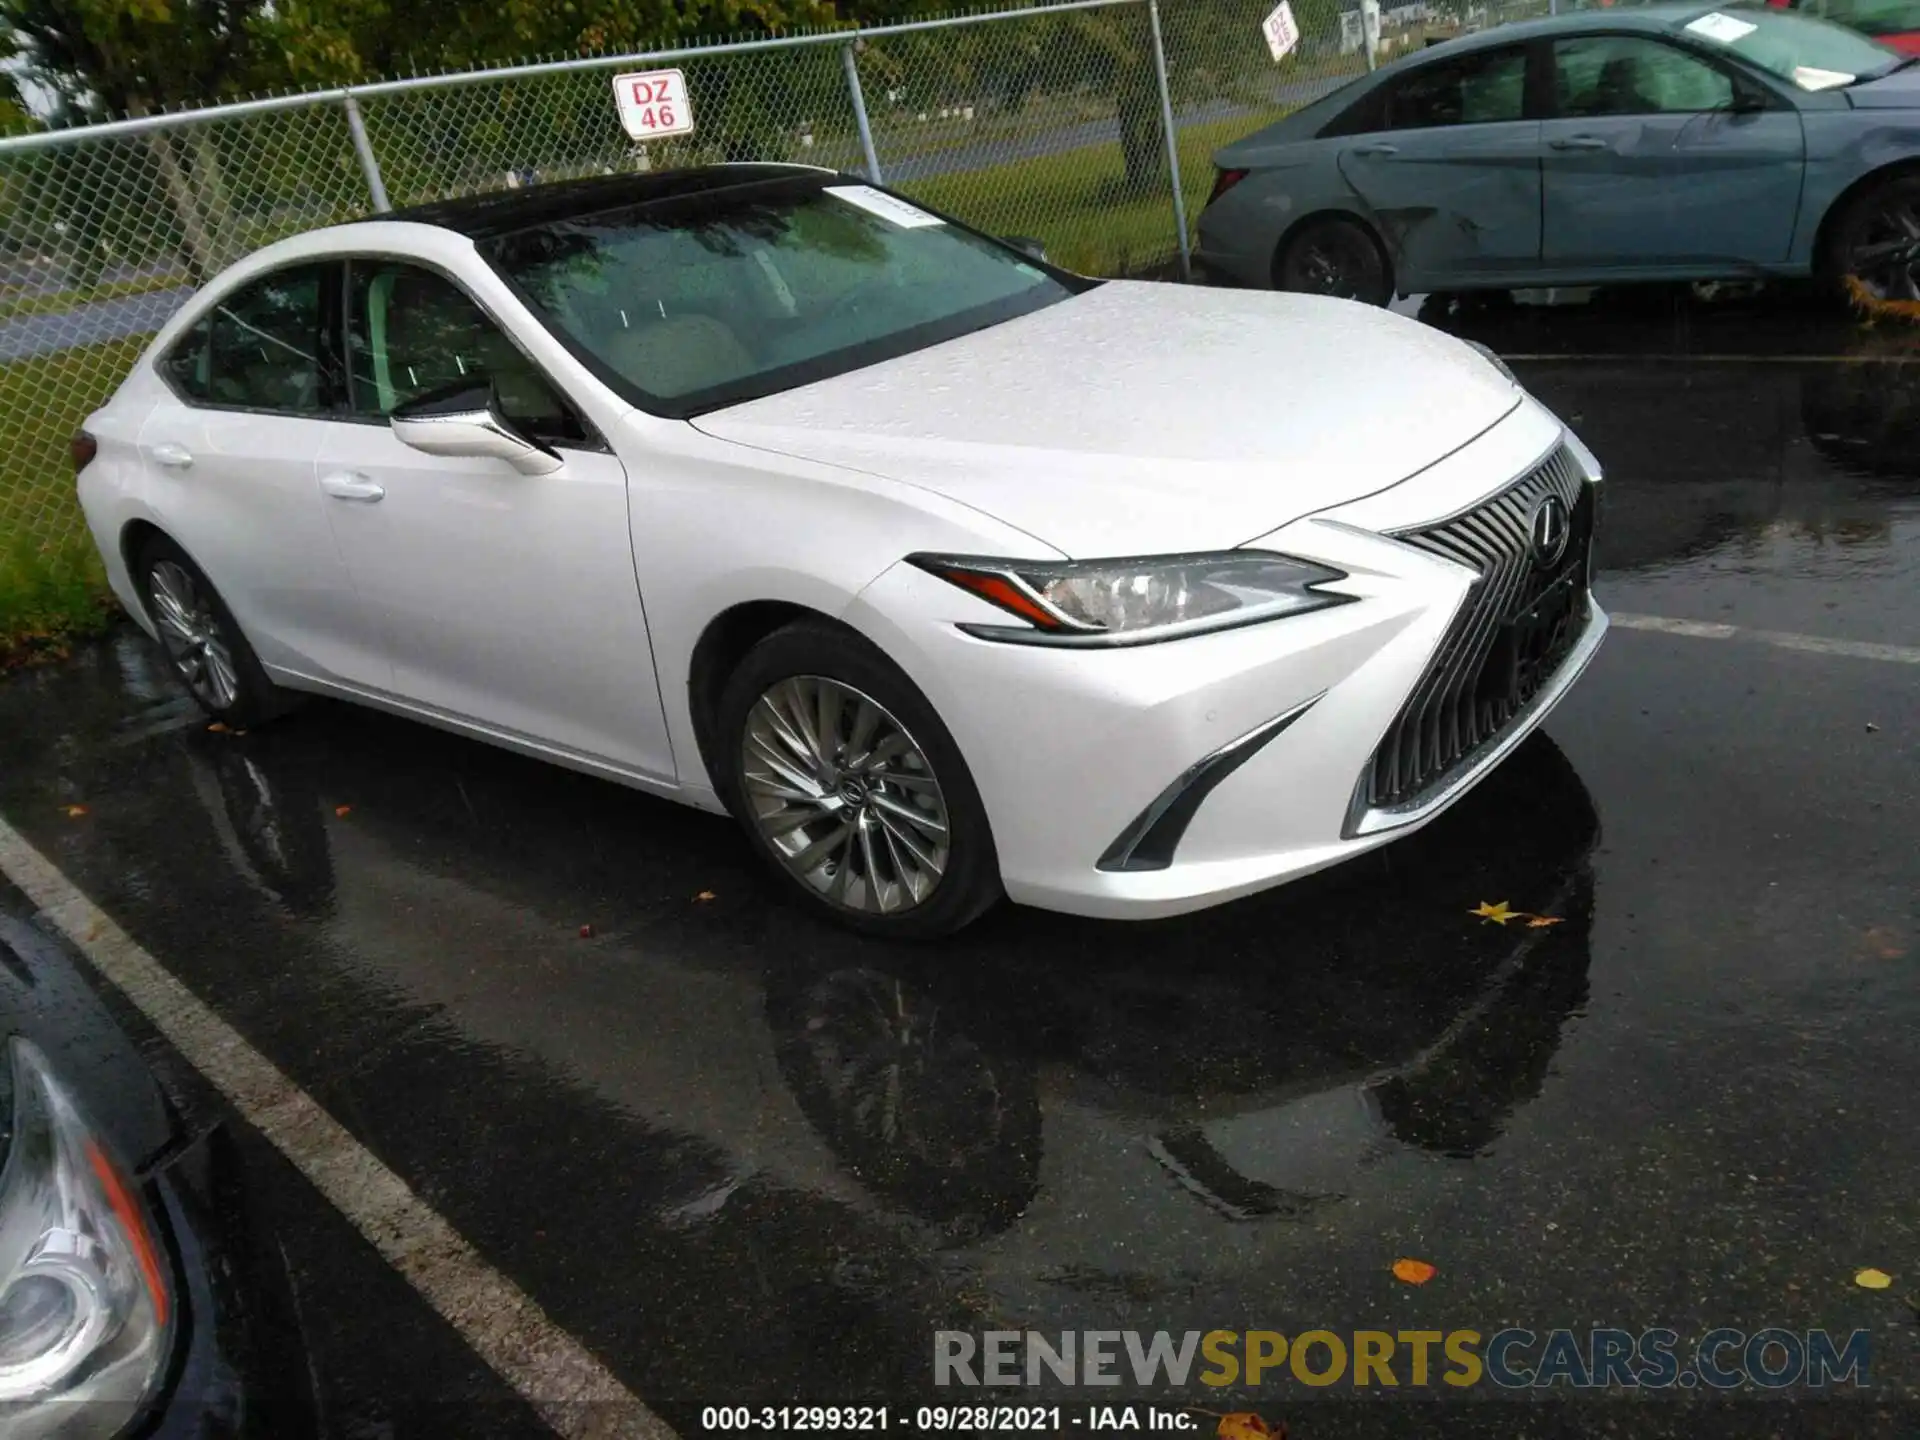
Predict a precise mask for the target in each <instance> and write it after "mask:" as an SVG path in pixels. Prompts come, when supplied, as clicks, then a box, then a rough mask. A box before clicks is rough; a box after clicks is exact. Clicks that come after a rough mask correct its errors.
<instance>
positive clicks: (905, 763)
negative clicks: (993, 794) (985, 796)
mask: <svg viewBox="0 0 1920 1440" xmlns="http://www.w3.org/2000/svg"><path fill="white" fill-rule="evenodd" d="M715 722H716V723H715V726H714V731H715V749H716V761H717V763H716V766H715V768H716V769H717V770H718V772H719V774H718V776H717V777H716V778H717V779H718V781H719V784H720V789H721V795H722V798H724V799H725V800H726V802H727V808H728V809H729V810H731V811H732V812H733V815H734V818H735V819H737V820H739V822H740V824H741V826H742V828H744V829H745V830H746V832H747V836H748V838H749V840H750V841H751V842H752V844H753V847H754V848H755V849H756V850H758V851H759V852H760V854H761V855H762V857H764V858H765V859H766V861H767V863H768V864H769V865H771V866H772V867H773V869H774V871H775V872H776V873H777V874H778V875H779V876H780V877H781V879H782V881H783V882H784V884H785V885H786V887H787V889H788V891H789V892H790V893H792V894H794V895H797V896H798V897H800V898H801V899H802V900H803V901H804V902H805V903H806V905H807V906H808V908H810V909H812V910H813V911H815V912H816V913H817V914H820V915H823V916H827V917H830V918H832V919H834V920H837V921H838V922H839V923H841V924H842V925H846V926H850V927H851V928H853V929H855V930H860V931H863V932H865V933H867V934H869V935H881V936H887V937H890V938H893V939H902V940H909V939H928V938H931V937H934V936H940V935H950V934H952V933H953V932H954V931H956V930H959V929H960V928H961V927H962V926H964V925H966V924H967V923H968V922H970V921H972V920H973V919H975V918H976V917H977V916H979V915H980V914H981V913H982V912H983V911H985V910H986V909H988V908H989V907H990V906H992V905H993V904H994V902H995V901H997V900H999V899H1000V897H1001V893H1002V892H1001V888H1000V862H999V857H998V856H997V855H996V854H995V852H994V845H993V832H992V829H991V828H990V827H989V825H988V823H987V812H986V808H985V807H984V806H983V805H982V804H981V803H980V794H979V792H978V790H976V789H975V788H974V783H973V776H972V775H971V774H970V773H969V772H968V770H967V765H966V761H965V760H963V759H962V758H961V755H960V747H959V746H958V745H956V744H955V743H954V740H953V737H952V735H950V734H949V733H948V732H947V727H946V726H945V725H943V724H942V723H941V722H940V717H939V716H938V715H937V714H935V713H934V709H933V706H932V705H931V704H929V703H928V701H927V698H926V697H925V696H924V695H922V694H921V693H920V691H919V689H918V687H916V686H915V685H914V683H913V682H912V681H911V680H909V679H908V678H907V676H906V675H905V674H904V673H903V672H902V671H901V669H900V668H899V666H897V665H895V664H894V663H893V662H892V661H891V660H889V659H887V657H886V656H885V655H883V654H881V652H880V651H879V650H878V649H877V648H876V647H874V646H873V645H872V644H870V643H868V642H867V641H866V640H865V639H863V638H862V637H861V636H859V635H857V634H855V633H854V632H853V631H851V630H847V629H845V628H843V627H841V626H838V625H832V624H829V623H827V622H825V621H820V620H800V621H796V622H795V623H793V624H791V625H788V626H785V627H784V628H782V629H780V630H776V631H775V632H774V633H773V634H771V635H769V636H767V637H766V639H764V640H762V641H761V642H760V643H759V644H757V645H755V646H754V647H753V648H752V649H751V650H749V651H748V652H747V654H746V656H745V658H743V659H742V660H741V662H740V664H739V666H738V667H737V668H736V669H735V670H734V672H733V674H732V675H731V676H729V677H728V678H727V682H726V685H725V686H724V687H723V688H722V690H721V694H720V702H719V705H718V707H717V710H716V714H715Z"/></svg>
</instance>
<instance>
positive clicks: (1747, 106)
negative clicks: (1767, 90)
mask: <svg viewBox="0 0 1920 1440" xmlns="http://www.w3.org/2000/svg"><path fill="white" fill-rule="evenodd" d="M1766 108H1767V97H1766V96H1764V95H1762V94H1761V93H1760V92H1759V91H1757V90H1749V89H1747V88H1746V87H1745V86H1744V85H1740V86H1735V87H1734V91H1733V106H1732V110H1733V113H1734V114H1735V115H1758V114H1759V113H1760V112H1761V111H1762V110H1765V109H1766Z"/></svg>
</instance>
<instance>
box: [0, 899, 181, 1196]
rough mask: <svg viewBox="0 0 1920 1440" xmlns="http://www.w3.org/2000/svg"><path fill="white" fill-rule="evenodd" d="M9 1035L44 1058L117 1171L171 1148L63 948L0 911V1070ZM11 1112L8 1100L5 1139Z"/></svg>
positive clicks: (120, 1039) (119, 1043)
mask: <svg viewBox="0 0 1920 1440" xmlns="http://www.w3.org/2000/svg"><path fill="white" fill-rule="evenodd" d="M16 1035H17V1036H19V1037H20V1038H21V1039H23V1040H28V1041H30V1042H32V1044H33V1045H34V1046H35V1047H37V1048H38V1049H39V1051H40V1053H41V1054H42V1055H44V1056H45V1057H46V1060H47V1064H48V1065H49V1066H50V1067H51V1068H52V1070H53V1073H54V1074H55V1076H57V1077H58V1078H59V1079H60V1081H61V1082H62V1083H63V1084H64V1085H65V1086H66V1087H67V1088H68V1089H69V1090H70V1091H71V1092H72V1093H73V1095H74V1096H75V1097H76V1098H77V1099H78V1100H79V1102H80V1104H81V1106H82V1107H83V1108H84V1109H85V1111H86V1113H87V1118H88V1119H89V1120H91V1121H92V1122H93V1124H95V1125H96V1126H98V1127H99V1128H100V1129H101V1130H102V1131H103V1132H104V1133H105V1134H106V1135H107V1136H108V1137H109V1138H110V1139H111V1140H112V1142H113V1145H114V1147H115V1148H116V1149H117V1150H118V1151H119V1152H120V1158H121V1160H122V1161H123V1162H124V1163H126V1164H128V1165H139V1164H141V1163H142V1162H144V1161H145V1160H146V1159H147V1158H148V1157H149V1156H151V1155H153V1154H155V1153H156V1152H157V1151H159V1150H161V1149H162V1148H163V1147H164V1146H166V1145H167V1144H168V1143H169V1142H170V1141H171V1140H172V1138H173V1122H172V1120H171V1118H170V1116H169V1114H168V1111H167V1107H166V1102H165V1100H164V1099H163V1098H162V1095H161V1091H160V1087H159V1086H158V1085H157V1084H156V1083H155V1082H154V1080H153V1077H152V1076H151V1075H150V1074H149V1073H148V1071H147V1068H146V1065H145V1064H144V1063H143V1062H142V1061H141V1059H140V1054H139V1051H138V1050H136V1049H135V1048H134V1044H133V1041H132V1039H131V1038H130V1037H129V1036H128V1035H127V1033H126V1032H125V1031H124V1030H122V1029H121V1028H120V1026H119V1025H118V1024H117V1023H116V1022H115V1021H114V1019H113V1018H112V1016H111V1015H109V1014H108V1012H107V1009H106V1007H105V1006H104V1005H103V1004H102V1003H101V1001H100V998H99V997H98V996H97V995H95V994H94V993H93V989H92V987H91V986H89V985H88V983H87V982H86V980H85V979H83V978H82V976H81V973H80V970H79V967H78V966H77V965H75V963H74V961H73V959H72V957H71V955H70V954H69V952H68V951H67V949H66V947H65V946H64V945H63V944H62V943H61V942H59V941H56V940H54V939H53V938H52V937H51V936H49V935H47V934H45V933H44V932H42V931H40V930H38V929H36V928H35V927H33V926H32V925H30V924H28V923H27V922H26V920H24V919H23V918H21V917H20V916H18V915H14V914H9V913H7V911H5V910H0V1065H7V1064H10V1063H11V1060H10V1056H9V1054H8V1048H7V1046H6V1044H5V1043H4V1042H6V1041H8V1040H11V1039H12V1038H13V1037H14V1036H16ZM11 1108H12V1107H11V1100H9V1103H8V1113H7V1114H6V1115H4V1116H0V1131H5V1132H6V1133H7V1134H8V1135H9V1136H10V1133H11V1132H10V1127H9V1126H8V1123H7V1122H8V1121H10V1120H11ZM4 1148H5V1147H4V1146H0V1159H4Z"/></svg>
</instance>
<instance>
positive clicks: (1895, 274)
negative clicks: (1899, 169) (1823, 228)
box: [1820, 175, 1920, 303]
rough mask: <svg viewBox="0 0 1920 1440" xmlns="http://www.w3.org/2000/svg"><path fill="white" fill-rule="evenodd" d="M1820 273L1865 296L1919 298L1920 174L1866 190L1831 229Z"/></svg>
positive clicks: (1838, 288)
mask: <svg viewBox="0 0 1920 1440" xmlns="http://www.w3.org/2000/svg"><path fill="white" fill-rule="evenodd" d="M1820 271H1821V278H1822V279H1823V280H1824V281H1825V282H1826V283H1827V285H1828V286H1829V287H1830V288H1831V289H1833V290H1834V291H1835V292H1836V293H1838V294H1841V295H1847V294H1849V293H1850V294H1851V296H1852V298H1854V299H1856V300H1861V301H1864V302H1868V303H1871V302H1874V301H1883V302H1884V301H1908V302H1920V175H1900V176H1896V177H1894V178H1893V179H1891V180H1887V181H1884V182H1882V183H1881V184H1878V185H1875V186H1872V187H1871V188H1869V189H1867V190H1864V191H1862V192H1861V193H1860V194H1859V195H1857V196H1855V197H1854V198H1853V199H1852V200H1850V201H1848V202H1847V207H1846V209H1845V210H1843V211H1842V212H1841V213H1840V216H1839V218H1838V219H1837V220H1836V221H1835V222H1834V226H1833V229H1832V230H1831V231H1830V232H1829V233H1828V236H1827V241H1826V251H1825V253H1824V254H1823V255H1822V256H1821V263H1820Z"/></svg>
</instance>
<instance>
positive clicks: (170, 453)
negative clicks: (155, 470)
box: [153, 440, 193, 470]
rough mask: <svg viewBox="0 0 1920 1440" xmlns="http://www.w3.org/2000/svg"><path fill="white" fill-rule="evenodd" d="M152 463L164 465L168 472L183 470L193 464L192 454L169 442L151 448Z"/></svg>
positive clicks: (181, 446)
mask: <svg viewBox="0 0 1920 1440" xmlns="http://www.w3.org/2000/svg"><path fill="white" fill-rule="evenodd" d="M153 463H154V464H156V465H164V466H166V467H167V469H169V470H184V469H186V468H187V467H188V466H189V465H191V464H193V452H192V451H191V450H189V449H187V447H186V446H184V445H175V444H174V443H173V442H172V441H171V440H169V441H167V442H165V443H164V444H160V445H156V446H154V447H153Z"/></svg>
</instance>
